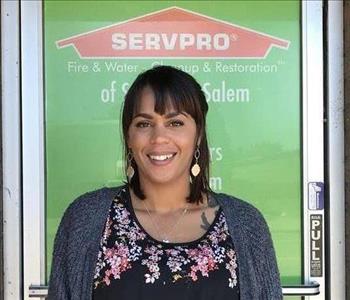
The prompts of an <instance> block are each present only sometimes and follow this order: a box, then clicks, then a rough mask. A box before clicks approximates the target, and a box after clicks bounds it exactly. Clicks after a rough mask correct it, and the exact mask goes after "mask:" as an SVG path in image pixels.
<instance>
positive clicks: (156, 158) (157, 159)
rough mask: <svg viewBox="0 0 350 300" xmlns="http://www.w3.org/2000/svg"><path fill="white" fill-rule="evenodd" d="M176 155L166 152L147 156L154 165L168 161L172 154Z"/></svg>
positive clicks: (172, 156) (173, 154)
mask: <svg viewBox="0 0 350 300" xmlns="http://www.w3.org/2000/svg"><path fill="white" fill-rule="evenodd" d="M175 155H176V153H167V154H158V155H155V154H148V155H147V156H148V158H149V159H150V161H151V162H152V164H155V165H165V164H167V163H168V162H170V161H171V160H172V159H173V158H174V156H175Z"/></svg>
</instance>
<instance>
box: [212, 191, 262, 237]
mask: <svg viewBox="0 0 350 300" xmlns="http://www.w3.org/2000/svg"><path fill="white" fill-rule="evenodd" d="M213 195H214V197H215V199H216V200H217V202H218V203H219V205H220V206H221V207H222V209H223V211H224V213H225V216H226V219H227V220H228V222H229V223H230V224H231V226H240V227H244V228H245V229H246V230H249V231H251V232H256V233H259V234H265V233H268V232H269V230H268V226H267V223H266V220H265V218H264V216H263V214H262V213H261V211H260V210H259V209H258V208H257V207H255V206H254V205H253V204H251V203H249V202H248V201H246V200H243V199H241V198H238V197H236V196H233V195H228V194H225V193H213Z"/></svg>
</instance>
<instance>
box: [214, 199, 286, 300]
mask: <svg viewBox="0 0 350 300" xmlns="http://www.w3.org/2000/svg"><path fill="white" fill-rule="evenodd" d="M217 199H218V200H219V203H220V204H221V206H222V207H223V208H224V212H225V215H226V217H227V218H226V219H227V222H228V225H229V229H230V232H231V235H232V237H233V240H234V244H235V247H236V250H237V254H238V265H239V267H240V268H241V269H240V274H241V278H240V280H241V281H240V284H241V287H240V288H241V299H244V300H245V299H249V300H253V299H254V300H280V299H283V296H282V288H281V282H280V274H279V271H278V266H277V261H276V254H275V250H274V246H273V242H272V239H271V234H270V230H269V228H268V225H267V223H266V221H265V219H264V217H263V215H262V214H261V213H260V211H259V210H258V209H257V208H255V207H254V206H253V205H251V204H249V203H247V202H246V201H244V200H241V199H239V198H236V197H233V196H230V195H226V194H217Z"/></svg>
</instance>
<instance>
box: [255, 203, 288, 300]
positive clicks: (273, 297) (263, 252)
mask: <svg viewBox="0 0 350 300" xmlns="http://www.w3.org/2000/svg"><path fill="white" fill-rule="evenodd" d="M254 210H255V220H254V223H255V226H253V228H251V227H250V228H249V230H250V231H251V230H253V231H254V233H253V235H252V238H251V247H250V249H251V252H252V258H253V261H254V266H255V268H256V278H257V281H258V283H259V285H260V286H261V287H263V288H262V289H261V290H260V297H259V299H266V300H280V299H282V298H283V296H282V288H281V282H280V274H279V271H278V266H277V260H276V254H275V249H274V246H273V242H272V238H271V234H270V230H269V228H268V225H267V223H266V220H265V219H264V217H263V216H262V214H261V213H260V212H259V211H258V210H257V209H254Z"/></svg>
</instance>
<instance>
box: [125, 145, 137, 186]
mask: <svg viewBox="0 0 350 300" xmlns="http://www.w3.org/2000/svg"><path fill="white" fill-rule="evenodd" d="M132 158H133V157H132V153H131V151H130V150H129V151H128V156H127V160H128V167H127V169H126V176H127V177H128V181H129V182H130V181H131V179H132V177H133V176H134V174H135V170H134V168H133V166H132V165H131V162H132Z"/></svg>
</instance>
